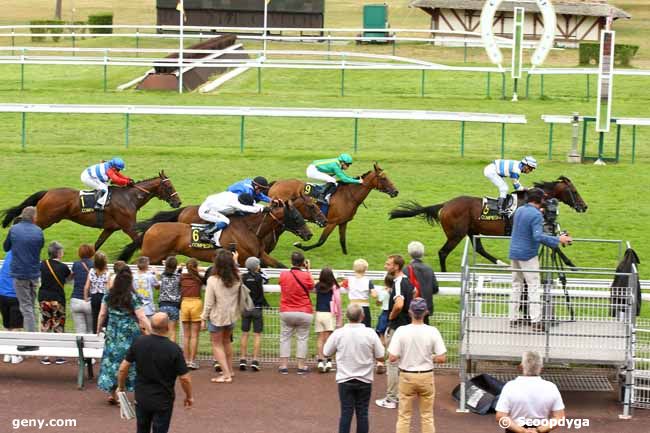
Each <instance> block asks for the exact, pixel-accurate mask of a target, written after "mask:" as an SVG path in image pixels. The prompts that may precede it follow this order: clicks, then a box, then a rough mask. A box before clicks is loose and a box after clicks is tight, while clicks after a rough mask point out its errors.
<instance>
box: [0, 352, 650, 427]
mask: <svg viewBox="0 0 650 433" xmlns="http://www.w3.org/2000/svg"><path fill="white" fill-rule="evenodd" d="M211 376H212V374H211V372H210V371H209V369H208V368H207V366H205V367H203V368H202V369H200V370H198V371H196V372H194V373H192V379H193V382H194V390H195V400H196V406H195V407H194V408H193V409H191V410H185V409H183V408H182V406H181V404H182V400H181V399H178V400H177V402H176V410H175V414H174V418H173V421H172V428H171V430H170V431H172V432H200V433H208V432H237V433H267V432H273V433H275V432H278V433H293V432H299V433H306V432H309V433H331V432H335V431H336V430H337V425H338V424H337V423H338V414H339V411H338V394H337V390H336V383H335V381H334V374H333V373H330V374H327V375H319V374H317V373H313V374H310V375H308V376H307V377H300V376H297V375H296V374H295V371H291V374H290V375H288V376H281V375H279V374H278V373H276V371H275V368H274V367H272V366H265V369H264V370H263V371H262V372H260V373H252V372H239V371H238V372H237V375H236V377H235V378H234V379H235V380H234V382H233V383H232V384H212V383H210V382H209V378H210V377H211ZM75 377H76V367H75V366H74V364H72V363H70V364H67V365H64V366H57V365H50V366H42V365H40V364H39V363H38V361H37V360H35V359H30V360H28V361H26V362H24V363H23V364H20V365H17V366H12V365H10V364H0V402H1V403H0V405H1V406H0V407H1V409H0V433H5V432H12V431H15V432H21V433H28V432H29V433H31V432H50V433H58V432H68V431H70V432H79V433H113V432H130V431H135V422H134V421H123V420H121V419H120V417H119V410H118V409H117V408H116V407H110V406H108V405H107V404H106V403H105V395H104V394H103V393H102V392H100V391H98V390H97V389H96V387H95V384H94V383H89V385H88V387H87V389H86V390H85V391H78V390H77V389H76V384H75ZM457 379H458V377H457V376H456V375H449V374H447V375H439V376H437V377H436V390H437V392H436V394H437V396H436V410H435V419H436V429H437V432H438V433H447V432H450V433H455V432H499V431H501V430H500V429H499V428H498V427H497V425H496V423H495V422H494V417H493V416H492V415H488V416H478V415H474V414H457V413H456V412H455V410H456V402H455V401H453V400H452V398H451V396H450V393H451V390H452V388H453V387H454V386H455V384H456V383H457ZM385 386H386V377H385V376H378V377H377V378H376V383H375V386H374V390H373V400H374V398H380V397H382V392H383V391H384V390H385ZM177 395H178V396H182V391H181V390H180V388H177ZM563 396H564V399H565V404H566V406H567V408H568V409H567V416H569V417H572V418H589V420H590V426H589V427H588V428H587V427H583V428H582V429H580V430H577V431H582V432H590V433H594V432H602V433H619V432H620V433H624V432H635V433H638V432H646V431H648V422H649V421H650V411H644V410H637V411H636V412H635V416H634V418H633V419H632V420H630V421H620V420H618V417H617V415H618V414H619V413H620V407H619V405H618V404H617V403H616V395H615V394H614V393H565V394H564V395H563ZM396 414H397V412H396V411H394V410H388V409H382V408H379V407H376V406H375V405H374V404H372V405H371V408H370V426H371V429H370V430H371V431H372V432H373V433H388V432H394V431H395V419H396ZM20 418H41V419H46V420H49V419H51V418H64V419H67V418H74V419H76V420H77V427H68V428H56V427H43V428H42V429H41V430H39V429H38V428H28V427H21V428H18V429H14V428H13V426H12V420H13V419H20ZM574 430H575V429H571V430H568V429H558V430H556V431H574ZM352 431H354V427H353V430H352ZM412 431H419V426H413V427H412Z"/></svg>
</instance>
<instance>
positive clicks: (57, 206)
mask: <svg viewBox="0 0 650 433" xmlns="http://www.w3.org/2000/svg"><path fill="white" fill-rule="evenodd" d="M110 194H111V198H110V202H109V203H108V204H107V205H106V207H105V208H104V210H103V212H101V214H103V215H101V217H100V216H99V215H98V214H99V213H98V212H89V213H82V212H81V203H80V199H79V191H78V190H76V189H72V188H55V189H50V190H48V191H39V192H37V193H34V194H32V195H31V196H29V197H28V198H27V199H25V200H24V201H23V202H22V203H21V204H19V205H18V206H14V207H12V208H9V209H5V210H4V211H2V213H3V214H4V219H3V220H2V227H8V226H9V225H10V224H11V222H12V221H13V220H14V218H16V217H17V216H18V215H20V213H21V212H22V210H23V209H24V208H26V207H27V206H36V224H37V225H38V226H39V227H40V228H42V229H46V228H48V227H50V226H51V225H53V224H56V223H58V222H59V221H61V220H64V219H68V220H71V221H74V222H76V223H78V224H81V225H84V226H88V227H97V228H102V229H104V230H103V231H102V233H101V234H100V235H99V238H97V241H96V242H95V249H99V247H101V246H102V244H103V243H104V242H105V241H106V239H108V237H109V236H110V235H111V234H113V232H115V231H117V230H120V229H121V230H122V231H123V232H124V233H126V234H127V235H129V237H130V238H131V239H133V240H134V241H135V240H136V239H138V237H139V236H138V233H137V232H136V231H135V216H136V213H137V212H138V210H139V209H140V208H141V207H142V206H144V205H145V204H147V202H148V201H149V200H151V199H152V198H153V197H158V198H159V199H161V200H164V201H166V202H167V203H169V205H170V206H172V207H174V208H177V207H179V206H180V205H181V200H180V198H179V197H178V193H177V192H176V190H175V189H174V185H173V184H172V181H171V180H170V179H169V178H168V177H167V176H166V175H165V172H164V171H161V172H160V173H158V176H156V177H154V178H151V179H146V180H142V181H139V182H136V183H135V184H134V185H133V186H130V187H125V188H116V187H111V188H110ZM102 217H103V221H102Z"/></svg>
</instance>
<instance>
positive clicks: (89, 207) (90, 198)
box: [79, 188, 111, 213]
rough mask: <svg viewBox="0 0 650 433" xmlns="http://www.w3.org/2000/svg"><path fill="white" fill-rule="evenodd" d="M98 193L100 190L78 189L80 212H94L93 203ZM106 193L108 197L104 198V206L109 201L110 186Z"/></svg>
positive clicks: (95, 201)
mask: <svg viewBox="0 0 650 433" xmlns="http://www.w3.org/2000/svg"><path fill="white" fill-rule="evenodd" d="M100 194H101V191H99V190H96V189H91V190H82V191H79V206H80V207H81V213H91V212H95V211H96V209H95V204H96V203H97V200H98V199H99V195H100ZM107 194H108V197H107V198H106V205H105V207H107V206H108V204H109V203H110V202H111V188H109V189H108V192H107Z"/></svg>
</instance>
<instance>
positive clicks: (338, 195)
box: [269, 163, 399, 254]
mask: <svg viewBox="0 0 650 433" xmlns="http://www.w3.org/2000/svg"><path fill="white" fill-rule="evenodd" d="M361 178H362V179H363V184H343V185H339V187H338V188H337V189H336V192H335V193H334V194H332V198H331V199H330V204H329V211H328V212H327V226H326V227H325V230H323V233H322V234H321V235H320V239H319V240H318V242H316V243H315V244H314V245H302V244H300V243H295V244H294V246H295V247H297V248H300V249H302V250H305V251H309V250H311V249H313V248H317V247H320V246H321V245H323V244H324V243H325V241H326V240H327V238H328V237H329V235H330V234H331V233H332V231H333V230H334V229H335V228H336V227H337V226H338V227H339V241H340V243H341V251H343V254H347V253H348V249H347V246H346V243H345V232H346V229H347V226H348V222H350V221H351V220H352V218H354V215H355V214H356V213H357V209H358V208H359V206H360V205H361V204H362V203H363V201H364V200H365V199H366V197H368V194H370V191H372V190H373V189H376V190H379V191H381V192H383V193H386V194H388V195H389V196H390V197H397V195H398V194H399V191H398V190H397V189H396V188H395V185H393V182H391V180H390V179H389V178H388V176H386V173H384V170H383V169H382V168H381V167H379V164H377V163H375V164H374V166H373V170H371V171H369V172H367V173H365V174H363V175H362V176H361ZM304 189H305V182H303V181H301V180H298V179H290V180H286V181H283V182H277V183H276V184H274V185H273V186H272V187H271V189H270V190H269V194H270V195H271V196H280V195H284V194H297V193H298V192H302V191H304Z"/></svg>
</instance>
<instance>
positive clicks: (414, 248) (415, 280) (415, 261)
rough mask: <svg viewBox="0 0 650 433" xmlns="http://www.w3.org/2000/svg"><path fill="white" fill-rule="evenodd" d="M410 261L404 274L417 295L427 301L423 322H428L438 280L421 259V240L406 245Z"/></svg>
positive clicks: (431, 312)
mask: <svg viewBox="0 0 650 433" xmlns="http://www.w3.org/2000/svg"><path fill="white" fill-rule="evenodd" d="M407 250H408V253H409V256H411V259H412V260H411V263H409V265H408V266H407V267H406V271H405V274H406V275H407V276H408V277H409V281H410V282H411V284H412V285H413V287H414V288H415V290H416V292H417V296H419V297H421V298H424V300H425V301H427V310H428V311H429V312H428V313H427V315H426V316H425V317H424V323H425V324H427V325H428V324H429V316H430V315H431V314H433V295H435V294H436V293H438V281H437V280H436V275H435V274H434V273H433V269H431V267H430V266H429V265H427V264H426V263H424V262H423V261H422V257H424V245H423V244H422V242H418V241H413V242H410V243H409V244H408V247H407Z"/></svg>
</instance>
